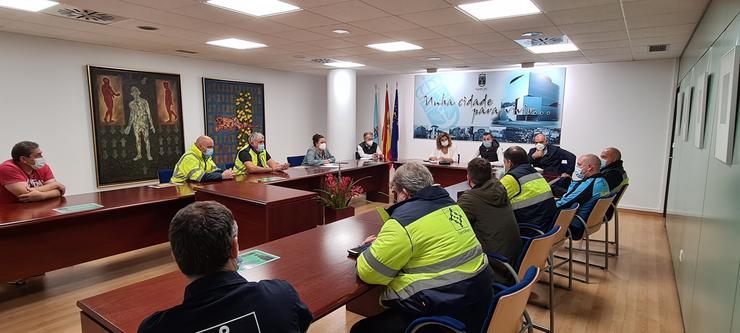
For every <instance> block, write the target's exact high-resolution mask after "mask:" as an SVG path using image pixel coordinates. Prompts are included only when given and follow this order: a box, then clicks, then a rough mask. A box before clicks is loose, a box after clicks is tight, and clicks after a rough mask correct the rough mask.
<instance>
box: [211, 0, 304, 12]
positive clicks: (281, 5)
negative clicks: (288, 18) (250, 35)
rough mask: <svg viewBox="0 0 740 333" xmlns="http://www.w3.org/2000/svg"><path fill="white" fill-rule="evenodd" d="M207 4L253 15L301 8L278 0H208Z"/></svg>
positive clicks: (293, 10) (292, 10)
mask: <svg viewBox="0 0 740 333" xmlns="http://www.w3.org/2000/svg"><path fill="white" fill-rule="evenodd" d="M206 3H207V4H209V5H211V6H215V7H219V8H223V9H227V10H231V11H235V12H239V13H243V14H247V15H252V16H269V15H278V14H284V13H290V12H295V11H299V10H301V8H300V7H297V6H293V5H291V4H289V3H285V2H282V1H278V0H208V1H206Z"/></svg>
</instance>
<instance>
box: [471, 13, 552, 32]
mask: <svg viewBox="0 0 740 333" xmlns="http://www.w3.org/2000/svg"><path fill="white" fill-rule="evenodd" d="M484 23H485V24H486V25H487V26H489V27H491V28H493V29H495V30H496V31H512V30H517V31H532V30H535V31H536V30H537V28H538V27H550V26H552V22H550V19H549V18H547V16H545V15H544V14H537V15H527V16H519V17H509V18H502V19H498V20H488V21H484Z"/></svg>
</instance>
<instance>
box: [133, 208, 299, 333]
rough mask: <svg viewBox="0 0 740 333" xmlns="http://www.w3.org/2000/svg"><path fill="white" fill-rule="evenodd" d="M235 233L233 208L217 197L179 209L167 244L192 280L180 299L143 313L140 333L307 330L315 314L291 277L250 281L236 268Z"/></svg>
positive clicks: (235, 225) (236, 244) (237, 249)
mask: <svg viewBox="0 0 740 333" xmlns="http://www.w3.org/2000/svg"><path fill="white" fill-rule="evenodd" d="M247 232H249V231H247ZM238 233H239V232H238V227H237V224H236V222H235V221H234V216H233V215H232V213H231V211H230V210H229V209H228V208H226V207H225V206H223V205H221V204H219V203H217V202H215V201H198V202H195V203H192V204H190V205H188V206H186V207H185V208H183V209H181V210H180V211H179V212H177V214H176V215H175V217H173V218H172V221H171V222H170V230H169V238H170V245H171V247H172V256H173V257H174V258H175V262H176V263H177V267H178V268H179V269H180V271H182V273H183V274H185V276H186V277H187V278H188V280H190V284H188V286H187V287H186V288H185V296H184V297H183V301H182V304H180V305H177V306H175V307H172V308H170V309H167V310H164V311H157V312H155V313H154V314H152V315H151V316H149V317H148V318H146V319H144V321H142V322H141V324H140V325H139V330H138V331H139V333H148V332H206V331H208V332H288V333H298V332H305V331H306V330H308V326H309V325H310V324H311V321H312V320H313V316H312V315H311V312H310V311H309V310H308V307H307V306H306V304H304V303H303V302H302V301H301V300H300V298H299V296H298V293H297V292H296V291H295V289H293V287H292V286H291V285H290V283H288V282H287V281H283V280H261V281H259V282H250V281H247V280H246V279H245V278H244V277H242V276H241V275H240V274H239V273H238V272H237V271H238V259H237V257H238V255H239V242H238V240H237V235H238Z"/></svg>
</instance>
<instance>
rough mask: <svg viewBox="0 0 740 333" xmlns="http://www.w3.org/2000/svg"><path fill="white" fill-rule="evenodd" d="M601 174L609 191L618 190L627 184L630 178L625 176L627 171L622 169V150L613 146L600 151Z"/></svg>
mask: <svg viewBox="0 0 740 333" xmlns="http://www.w3.org/2000/svg"><path fill="white" fill-rule="evenodd" d="M599 157H600V158H601V175H602V176H603V177H604V179H606V183H607V184H609V191H610V192H611V193H616V192H618V191H619V190H620V189H621V188H622V187H623V186H624V185H627V184H629V182H630V179H629V177H627V171H624V164H623V162H622V152H620V151H619V149H617V148H614V147H608V148H604V150H602V151H601V156H599Z"/></svg>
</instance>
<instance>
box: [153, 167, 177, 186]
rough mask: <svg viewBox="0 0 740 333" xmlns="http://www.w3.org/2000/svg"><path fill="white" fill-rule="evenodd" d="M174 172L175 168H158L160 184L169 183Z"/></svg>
mask: <svg viewBox="0 0 740 333" xmlns="http://www.w3.org/2000/svg"><path fill="white" fill-rule="evenodd" d="M173 172H174V170H172V169H160V170H157V176H159V183H160V184H165V183H169V182H170V179H172V173H173Z"/></svg>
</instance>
